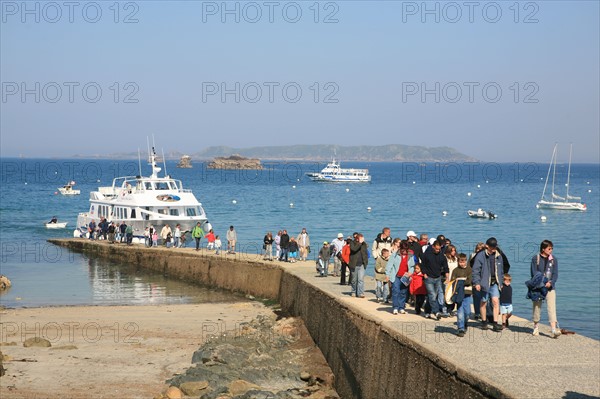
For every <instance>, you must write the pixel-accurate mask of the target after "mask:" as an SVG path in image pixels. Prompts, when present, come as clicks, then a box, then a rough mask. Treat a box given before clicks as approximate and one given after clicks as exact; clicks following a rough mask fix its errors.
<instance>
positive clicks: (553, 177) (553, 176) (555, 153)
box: [551, 144, 558, 202]
mask: <svg viewBox="0 0 600 399" xmlns="http://www.w3.org/2000/svg"><path fill="white" fill-rule="evenodd" d="M557 146H558V144H556V145H555V146H554V166H553V168H552V199H551V202H554V180H555V178H556V158H558V149H557Z"/></svg>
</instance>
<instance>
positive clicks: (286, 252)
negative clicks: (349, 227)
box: [263, 227, 561, 338]
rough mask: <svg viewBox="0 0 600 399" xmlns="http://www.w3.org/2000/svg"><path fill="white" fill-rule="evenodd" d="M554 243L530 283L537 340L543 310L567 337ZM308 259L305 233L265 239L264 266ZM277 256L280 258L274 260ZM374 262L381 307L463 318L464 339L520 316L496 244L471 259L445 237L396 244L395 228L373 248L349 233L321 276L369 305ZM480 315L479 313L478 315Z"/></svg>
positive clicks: (338, 241)
mask: <svg viewBox="0 0 600 399" xmlns="http://www.w3.org/2000/svg"><path fill="white" fill-rule="evenodd" d="M552 248H553V244H552V242H551V241H548V240H544V241H543V242H542V243H541V245H540V252H539V254H537V255H536V256H534V258H533V259H532V262H531V277H532V279H531V280H530V281H529V282H527V284H528V286H529V294H528V295H529V296H530V297H531V298H532V302H533V322H534V328H533V331H532V333H533V335H538V334H539V327H538V324H539V321H540V315H541V307H542V303H543V302H544V301H545V302H546V303H547V308H548V318H549V321H550V325H551V329H552V333H551V337H553V338H558V337H559V336H560V335H561V330H560V329H559V328H558V323H557V318H556V281H557V279H558V261H557V259H556V258H555V257H553V255H552ZM298 250H299V253H300V255H299V256H300V258H299V259H300V260H306V257H307V254H308V253H310V237H309V236H308V233H307V231H306V229H302V231H301V233H300V234H299V235H298V236H297V237H290V236H289V235H288V233H287V230H280V231H278V232H277V235H276V236H275V237H273V235H272V233H271V232H268V233H267V234H266V235H265V237H264V245H263V259H265V260H269V261H272V260H273V258H275V259H278V260H279V261H283V262H295V261H296V259H297V257H298V255H297V253H298ZM273 251H275V256H274V257H273ZM370 261H371V262H373V263H374V265H373V267H374V272H375V273H374V274H375V282H376V289H375V300H376V301H377V302H380V303H385V304H390V305H391V306H390V311H391V312H392V313H393V314H394V315H398V314H405V313H406V312H407V306H408V305H410V306H411V307H412V308H413V309H414V312H415V313H416V314H423V316H424V317H425V318H428V319H433V320H440V319H441V318H443V317H444V318H446V317H456V325H457V331H456V334H457V336H459V337H463V336H465V334H466V332H467V328H468V327H469V320H472V319H473V320H477V324H478V325H479V326H480V327H481V328H482V329H491V330H493V331H502V330H504V329H506V328H508V327H509V323H510V322H509V320H510V317H511V316H512V313H513V306H512V286H511V282H512V277H511V276H510V274H509V270H510V263H509V260H508V258H507V257H506V255H505V254H504V253H503V252H502V250H501V249H500V248H499V245H498V241H497V240H496V238H494V237H490V238H488V239H487V241H486V242H485V243H483V242H479V243H477V244H476V246H475V248H474V251H473V252H472V253H471V254H470V255H467V254H465V253H457V249H456V247H455V246H454V245H452V242H451V240H450V239H448V238H446V237H445V236H444V235H438V236H437V237H436V238H431V239H430V238H429V236H428V235H427V234H421V236H420V237H418V236H417V234H416V233H415V232H414V231H408V232H407V233H406V238H392V235H391V231H390V228H388V227H385V228H383V229H382V231H381V233H379V234H378V235H377V236H376V237H375V239H374V240H373V242H372V244H371V245H370V246H369V245H367V243H366V242H365V238H364V236H363V235H362V234H361V233H358V232H356V233H354V234H353V235H352V236H349V237H346V238H344V235H343V234H342V233H339V234H338V235H337V237H336V238H335V239H334V240H332V241H331V242H327V241H325V242H323V245H322V247H321V248H320V249H319V251H318V255H317V256H316V271H317V277H326V276H328V275H330V267H331V266H330V265H331V264H332V263H333V273H332V275H333V276H334V277H339V278H340V284H342V285H346V284H347V285H350V286H351V292H350V295H351V296H352V297H357V298H365V283H364V280H365V272H366V270H367V267H368V265H369V262H370ZM472 308H473V310H472Z"/></svg>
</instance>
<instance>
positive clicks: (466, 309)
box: [456, 296, 473, 331]
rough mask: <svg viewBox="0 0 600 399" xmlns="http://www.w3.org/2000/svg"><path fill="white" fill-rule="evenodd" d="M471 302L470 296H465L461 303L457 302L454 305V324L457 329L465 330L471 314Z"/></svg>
mask: <svg viewBox="0 0 600 399" xmlns="http://www.w3.org/2000/svg"><path fill="white" fill-rule="evenodd" d="M472 304H473V297H472V296H465V297H464V299H463V301H462V303H457V304H456V307H457V310H456V325H457V326H458V329H459V330H463V331H466V330H467V321H468V320H469V315H470V314H471V305H472Z"/></svg>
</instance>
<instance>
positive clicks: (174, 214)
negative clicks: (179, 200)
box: [169, 208, 179, 216]
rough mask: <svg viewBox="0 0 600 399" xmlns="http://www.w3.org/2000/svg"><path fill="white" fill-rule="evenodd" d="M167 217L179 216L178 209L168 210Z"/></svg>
mask: <svg viewBox="0 0 600 399" xmlns="http://www.w3.org/2000/svg"><path fill="white" fill-rule="evenodd" d="M169 215H171V216H179V209H173V208H171V209H169Z"/></svg>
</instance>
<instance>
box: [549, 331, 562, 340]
mask: <svg viewBox="0 0 600 399" xmlns="http://www.w3.org/2000/svg"><path fill="white" fill-rule="evenodd" d="M560 334H562V333H561V332H560V330H552V335H551V337H552V338H558V337H560Z"/></svg>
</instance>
